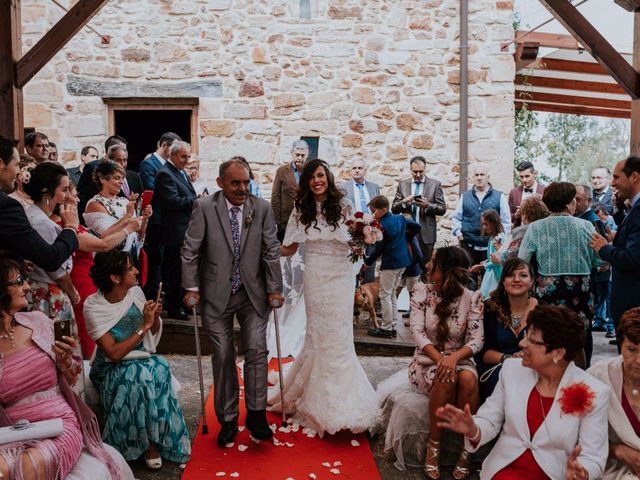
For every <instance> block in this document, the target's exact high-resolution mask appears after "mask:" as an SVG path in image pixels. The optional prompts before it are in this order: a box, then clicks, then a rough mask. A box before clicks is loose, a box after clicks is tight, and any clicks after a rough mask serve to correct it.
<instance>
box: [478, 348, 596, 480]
mask: <svg viewBox="0 0 640 480" xmlns="http://www.w3.org/2000/svg"><path fill="white" fill-rule="evenodd" d="M537 381H538V374H537V373H536V372H535V371H534V370H532V369H530V368H527V367H523V366H522V360H520V359H509V360H507V361H506V362H505V363H504V365H503V367H502V371H501V372H500V380H499V382H498V384H497V385H496V388H495V390H494V391H493V394H492V395H491V397H489V398H488V399H487V401H486V402H485V404H484V405H482V407H480V409H479V410H478V413H477V414H476V415H475V416H474V420H475V422H476V424H477V425H478V427H480V431H481V435H482V436H481V439H480V443H479V444H478V445H476V447H475V448H473V447H472V445H471V444H470V442H469V440H468V439H466V440H465V446H466V448H467V449H468V450H470V451H474V450H477V448H478V447H480V446H481V445H484V444H485V443H487V442H489V441H491V440H492V439H494V438H495V437H496V436H498V435H500V436H499V438H498V441H497V442H496V444H495V446H494V447H493V449H492V450H491V453H489V455H488V456H487V458H486V459H485V461H484V462H483V464H482V471H481V472H480V479H481V480H485V479H486V480H489V479H491V478H493V476H494V475H495V474H496V473H497V472H498V471H500V470H501V469H503V468H504V467H506V466H507V465H509V464H510V463H511V462H513V461H514V460H515V459H517V458H518V457H519V456H520V455H522V453H524V451H525V450H526V449H531V450H532V453H533V457H534V458H535V460H536V462H537V463H538V465H539V466H540V468H542V470H544V472H545V473H546V474H547V475H548V476H549V477H550V478H551V479H553V480H564V479H565V477H566V469H567V459H568V458H569V455H571V452H572V451H573V449H574V448H575V447H576V445H578V444H579V445H582V453H581V454H580V456H579V457H578V461H579V462H580V464H581V465H582V466H583V467H584V468H585V469H586V470H587V471H588V472H589V479H590V480H595V479H597V478H600V477H601V476H602V473H603V472H604V466H605V463H606V461H607V455H608V453H609V445H608V442H609V436H608V431H607V425H608V423H607V408H608V406H609V387H607V386H606V385H605V384H603V383H602V382H600V381H599V380H596V379H595V378H594V377H592V376H591V375H589V374H588V373H586V372H585V371H583V370H581V369H579V368H578V367H576V366H575V365H574V363H573V362H571V363H570V364H569V366H568V367H567V369H566V370H565V372H564V375H563V376H562V380H561V381H560V385H559V386H558V390H557V392H556V398H555V400H554V402H553V405H552V406H551V409H550V410H549V413H548V414H547V417H546V420H545V422H544V423H543V424H542V425H541V426H540V428H539V429H538V430H537V432H536V433H535V435H534V436H533V438H531V434H530V432H529V427H528V425H527V403H528V400H529V395H530V394H531V390H532V389H533V388H534V386H535V384H536V382H537ZM579 382H584V383H586V384H587V385H588V386H589V388H590V389H591V390H592V391H593V392H594V393H595V394H596V398H595V400H594V401H593V404H594V406H593V409H592V410H591V411H590V412H589V413H587V414H586V415H585V416H583V417H578V416H575V415H569V414H563V413H562V412H561V409H560V405H559V403H558V398H559V396H560V395H561V390H562V388H564V387H567V386H570V385H573V384H575V383H579Z"/></svg>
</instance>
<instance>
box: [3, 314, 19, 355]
mask: <svg viewBox="0 0 640 480" xmlns="http://www.w3.org/2000/svg"><path fill="white" fill-rule="evenodd" d="M16 324H17V323H16V319H15V317H14V318H12V319H11V326H10V327H9V331H8V332H7V333H3V334H0V340H9V342H11V348H16V337H15V331H16Z"/></svg>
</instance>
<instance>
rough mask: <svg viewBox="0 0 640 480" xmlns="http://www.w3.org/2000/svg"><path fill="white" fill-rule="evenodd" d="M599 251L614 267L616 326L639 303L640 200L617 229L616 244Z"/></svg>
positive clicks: (612, 297) (612, 303)
mask: <svg viewBox="0 0 640 480" xmlns="http://www.w3.org/2000/svg"><path fill="white" fill-rule="evenodd" d="M598 254H599V255H600V258H602V260H604V261H605V262H608V263H610V264H611V266H612V277H611V317H612V318H613V320H614V322H615V324H616V325H617V324H618V320H619V319H620V317H621V316H622V314H623V313H624V312H626V311H627V310H629V309H630V308H633V307H639V306H640V295H638V292H640V274H638V272H640V201H639V202H636V204H635V205H634V206H633V208H632V209H631V211H629V213H628V214H627V216H626V218H625V219H624V221H623V222H622V225H620V227H619V228H618V232H617V233H616V236H615V238H614V239H613V244H612V245H605V246H604V247H602V248H601V249H600V251H599V252H598Z"/></svg>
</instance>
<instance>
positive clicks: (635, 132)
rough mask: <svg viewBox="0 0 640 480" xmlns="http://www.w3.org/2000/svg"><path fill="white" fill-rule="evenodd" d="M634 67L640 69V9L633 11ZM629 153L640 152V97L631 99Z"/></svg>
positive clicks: (635, 153) (637, 153)
mask: <svg viewBox="0 0 640 480" xmlns="http://www.w3.org/2000/svg"><path fill="white" fill-rule="evenodd" d="M633 68H634V69H635V70H636V72H638V71H640V10H636V11H634V12H633ZM629 138H630V145H629V153H630V154H631V155H639V154H640V99H636V100H634V99H633V98H632V99H631V134H630V135H629Z"/></svg>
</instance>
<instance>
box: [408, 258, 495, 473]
mask: <svg viewBox="0 0 640 480" xmlns="http://www.w3.org/2000/svg"><path fill="white" fill-rule="evenodd" d="M469 263H470V260H469V257H468V255H467V253H466V252H465V251H464V250H462V249H461V248H459V247H453V246H451V247H443V248H439V249H438V250H436V251H435V252H434V254H433V257H432V259H431V260H430V261H429V262H428V263H427V265H426V268H425V275H426V283H418V284H417V285H416V286H415V287H414V289H413V296H412V298H411V333H412V334H413V338H414V340H415V342H416V344H417V347H416V353H415V355H414V357H413V362H412V363H411V365H409V379H410V380H411V382H412V383H413V384H414V385H415V386H416V387H417V388H418V390H420V391H421V392H423V393H425V394H428V395H429V420H430V425H431V434H430V438H429V443H428V445H427V453H426V464H425V474H426V476H427V477H428V478H431V479H438V478H440V467H439V465H438V461H439V456H440V438H441V435H442V429H441V428H440V427H439V426H438V425H437V424H436V418H435V412H436V410H437V409H438V408H440V407H442V406H444V405H446V404H447V403H456V404H457V405H460V406H461V407H462V406H464V405H467V404H469V405H471V410H472V411H475V409H476V408H477V406H478V378H477V373H476V369H475V366H474V364H473V360H472V358H471V357H472V356H473V355H474V354H476V353H478V352H479V351H480V349H481V348H482V337H483V333H482V310H483V303H482V294H481V293H480V292H472V291H471V290H469V289H467V288H466V287H465V285H466V284H467V282H468V280H469V277H468V268H469ZM468 457H469V452H468V451H467V450H463V451H462V453H461V455H460V458H459V459H458V462H457V464H456V467H455V469H454V472H453V476H454V478H456V479H458V480H460V479H464V478H467V477H468V476H469V473H470V471H469V459H468Z"/></svg>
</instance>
